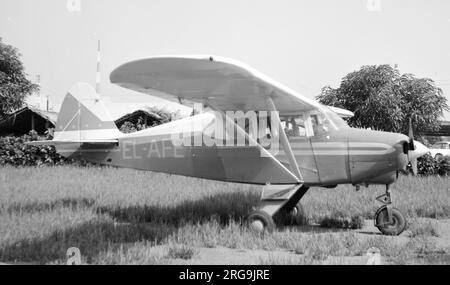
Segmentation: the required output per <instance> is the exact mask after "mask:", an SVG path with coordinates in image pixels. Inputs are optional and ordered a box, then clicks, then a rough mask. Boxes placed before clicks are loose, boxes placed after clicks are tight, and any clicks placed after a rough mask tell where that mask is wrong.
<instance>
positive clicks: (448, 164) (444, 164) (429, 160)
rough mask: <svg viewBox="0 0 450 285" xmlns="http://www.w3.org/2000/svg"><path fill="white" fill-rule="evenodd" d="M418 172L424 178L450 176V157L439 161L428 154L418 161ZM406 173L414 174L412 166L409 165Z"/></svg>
mask: <svg viewBox="0 0 450 285" xmlns="http://www.w3.org/2000/svg"><path fill="white" fill-rule="evenodd" d="M417 171H418V174H419V175H422V176H429V175H440V176H450V157H448V156H445V157H443V158H442V159H439V160H437V159H434V158H433V157H432V156H431V155H429V154H426V155H424V156H422V157H419V158H418V159H417ZM406 172H407V173H412V169H411V165H408V167H407V170H406Z"/></svg>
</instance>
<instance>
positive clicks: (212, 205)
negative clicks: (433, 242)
mask: <svg viewBox="0 0 450 285" xmlns="http://www.w3.org/2000/svg"><path fill="white" fill-rule="evenodd" d="M449 182H450V180H449V178H440V177H428V178H417V177H400V180H399V181H398V183H397V184H395V186H394V187H393V188H392V192H393V195H394V203H395V205H396V207H397V208H399V209H400V210H402V211H403V212H405V213H407V214H408V215H410V216H413V217H416V216H418V217H433V218H435V217H438V218H448V217H450V190H449V184H450V183H449ZM260 190H261V189H260V187H257V186H251V185H243V184H229V183H222V182H214V181H207V180H200V179H195V178H187V177H180V176H174V175H167V174H158V173H152V172H144V171H135V170H130V169H116V168H99V167H89V168H79V167H72V166H63V167H43V168H31V167H30V168H12V167H3V168H0V261H3V262H11V261H33V262H40V263H63V262H64V260H65V254H66V250H67V248H69V247H73V246H76V247H79V248H80V250H81V253H82V256H83V262H84V263H101V264H104V263H107V264H117V263H119V264H122V263H125V264H135V263H137V264H139V263H149V264H166V263H168V262H170V261H168V259H167V256H166V255H164V254H159V255H154V254H153V253H152V251H151V247H152V245H158V244H171V245H176V244H180V245H186V246H187V248H191V247H217V246H223V247H229V248H245V249H264V250H275V249H286V250H289V251H292V252H293V253H297V254H300V255H302V256H303V255H304V256H306V257H305V258H306V259H302V260H301V263H309V262H313V263H323V262H325V261H324V260H326V258H327V257H328V256H336V255H341V256H342V255H344V256H351V255H361V254H363V253H364V252H365V250H367V248H369V247H370V246H372V245H378V246H380V247H381V249H382V252H384V253H385V254H386V255H387V256H391V258H392V259H395V258H396V257H395V256H394V255H393V254H391V253H392V252H393V253H397V254H398V256H402V254H400V249H402V250H403V251H402V252H411V250H412V252H416V251H415V250H416V249H418V248H420V246H419V244H420V243H417V244H415V245H414V246H410V248H411V250H410V249H408V250H406V248H404V247H403V246H404V245H400V244H396V243H393V242H392V240H391V239H386V238H385V237H374V238H373V240H371V239H367V241H360V240H358V239H356V238H355V237H354V236H353V233H352V232H346V231H344V232H338V233H327V234H319V233H317V234H305V233H302V232H297V231H296V230H295V229H291V228H285V229H282V230H280V231H278V232H275V233H274V234H270V235H259V234H255V233H253V232H251V231H249V230H248V229H247V228H246V227H245V226H242V223H241V221H242V218H243V217H245V216H246V215H247V214H248V213H249V212H250V211H251V210H252V208H253V207H255V206H256V205H257V204H258V201H259V197H260ZM383 192H384V189H383V188H382V187H370V188H368V189H361V191H359V192H354V190H353V189H352V188H351V187H348V186H339V187H338V188H336V189H325V188H323V189H322V188H312V189H310V191H309V192H308V193H307V194H306V195H305V197H304V198H303V200H302V202H301V203H302V204H303V206H304V209H305V212H306V215H308V219H310V220H311V221H315V222H319V221H321V219H323V218H324V217H332V216H333V214H334V213H338V212H339V213H341V214H342V215H344V216H345V215H349V216H353V215H362V216H364V217H367V218H369V217H371V216H372V215H373V213H374V212H375V210H376V208H377V207H378V206H379V205H377V203H376V202H374V198H375V197H376V196H378V195H380V194H382V193H383ZM420 238H423V237H420ZM124 245H127V246H124ZM391 247H393V248H391ZM422 247H423V243H422ZM383 248H384V249H383ZM429 248H431V247H427V248H426V249H420V250H422V251H424V250H428V249H429ZM396 249H397V250H396ZM403 255H404V254H403ZM186 256H187V255H186ZM311 260H313V261H311ZM267 262H268V263H270V262H271V261H270V260H269V261H267ZM400 263H401V262H400Z"/></svg>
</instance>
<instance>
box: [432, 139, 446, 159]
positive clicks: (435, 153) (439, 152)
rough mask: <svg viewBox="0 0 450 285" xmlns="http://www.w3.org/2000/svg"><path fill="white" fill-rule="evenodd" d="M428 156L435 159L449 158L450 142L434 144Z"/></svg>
mask: <svg viewBox="0 0 450 285" xmlns="http://www.w3.org/2000/svg"><path fill="white" fill-rule="evenodd" d="M430 154H431V156H432V157H434V158H435V159H441V158H443V157H444V156H450V142H444V141H441V142H436V143H435V144H434V145H432V146H431V147H430Z"/></svg>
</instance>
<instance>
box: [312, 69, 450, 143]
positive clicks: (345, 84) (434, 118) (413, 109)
mask: <svg viewBox="0 0 450 285" xmlns="http://www.w3.org/2000/svg"><path fill="white" fill-rule="evenodd" d="M317 99H318V100H319V101H320V102H321V103H323V104H326V105H331V106H336V107H341V108H345V109H348V110H350V111H352V112H354V114H355V116H354V117H353V118H350V119H349V121H348V122H349V124H350V125H351V126H353V127H359V128H372V129H376V130H384V131H389V132H397V133H407V132H408V122H409V119H410V118H411V119H412V123H413V129H414V133H415V134H416V135H417V136H420V135H421V134H423V133H424V132H427V131H435V130H437V129H438V128H439V122H438V120H439V118H440V117H441V116H442V114H443V112H444V111H445V110H449V107H448V105H447V99H446V98H445V97H444V96H443V93H442V90H441V89H440V88H438V87H437V86H436V85H435V83H434V81H433V80H431V79H429V78H416V77H414V76H413V75H412V74H400V72H399V71H398V69H396V68H393V67H392V66H390V65H378V66H376V65H372V66H363V67H361V69H360V70H358V71H355V72H352V73H349V74H347V75H346V76H345V77H344V78H343V79H342V81H341V84H340V86H339V87H338V88H336V89H333V88H331V87H330V86H326V87H324V88H323V89H322V92H321V94H320V95H319V96H317Z"/></svg>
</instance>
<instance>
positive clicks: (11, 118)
mask: <svg viewBox="0 0 450 285" xmlns="http://www.w3.org/2000/svg"><path fill="white" fill-rule="evenodd" d="M57 117H58V113H56V112H52V111H44V110H40V109H38V108H34V107H31V106H27V107H24V108H22V109H19V110H17V111H15V112H14V113H12V114H9V115H7V116H5V117H4V118H2V119H0V135H16V136H19V135H24V134H28V133H29V132H30V131H31V130H35V131H36V132H37V133H38V134H41V135H43V134H44V133H45V132H46V131H47V129H48V128H54V127H55V124H56V118H57Z"/></svg>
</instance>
